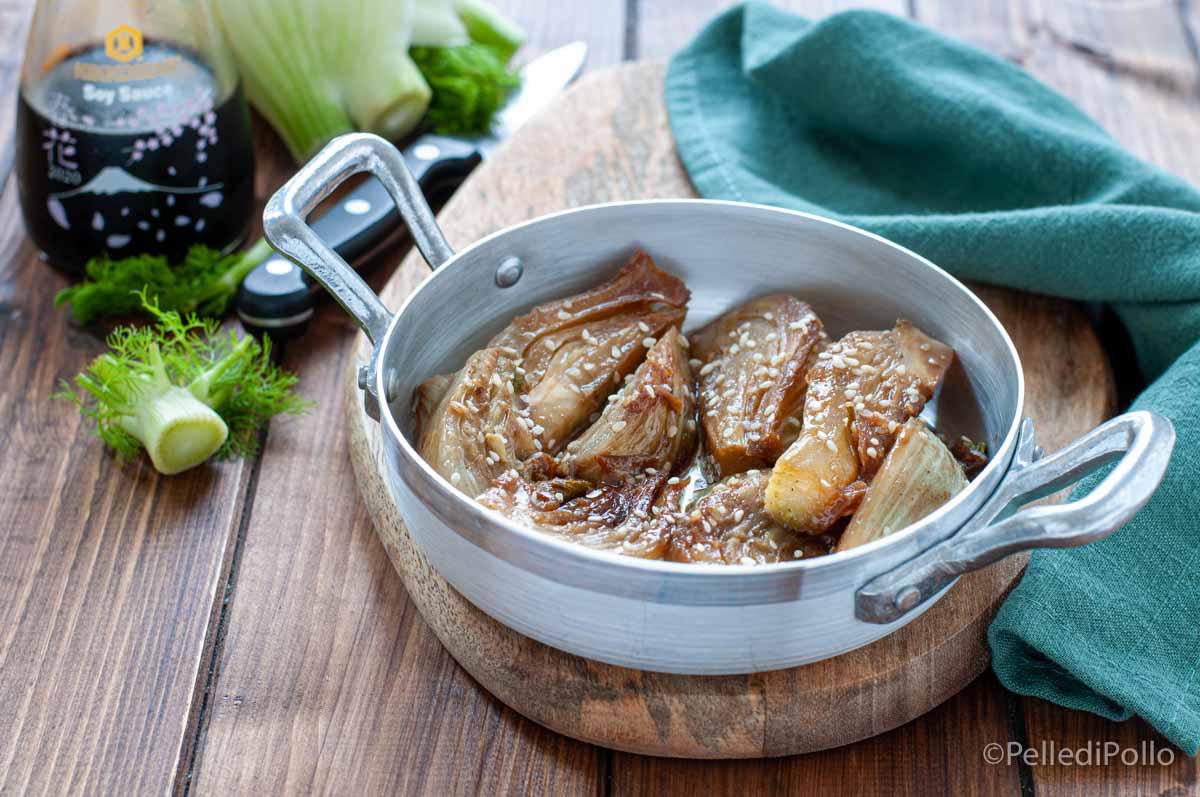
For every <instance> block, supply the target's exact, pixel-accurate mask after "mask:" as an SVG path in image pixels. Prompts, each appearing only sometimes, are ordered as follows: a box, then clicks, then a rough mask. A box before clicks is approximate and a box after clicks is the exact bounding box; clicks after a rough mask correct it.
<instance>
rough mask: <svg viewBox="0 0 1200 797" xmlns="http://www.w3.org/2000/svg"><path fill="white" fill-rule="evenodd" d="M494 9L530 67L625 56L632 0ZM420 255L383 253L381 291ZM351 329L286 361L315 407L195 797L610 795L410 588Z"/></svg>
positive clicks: (255, 575)
mask: <svg viewBox="0 0 1200 797" xmlns="http://www.w3.org/2000/svg"><path fill="white" fill-rule="evenodd" d="M498 5H500V6H501V7H503V8H504V9H505V10H506V11H508V12H509V13H511V14H512V15H513V16H514V18H515V19H516V20H517V21H518V22H519V23H521V24H522V25H523V26H525V28H526V30H527V31H528V32H529V33H530V41H529V43H528V44H527V45H526V48H525V49H524V50H522V54H521V58H528V57H532V56H533V55H535V54H536V53H538V52H541V51H543V50H546V49H550V48H552V47H555V46H558V45H560V44H562V43H564V42H566V41H570V40H572V39H585V40H586V41H587V42H588V44H589V47H590V52H589V56H588V63H589V65H590V66H592V67H595V66H597V65H603V64H605V63H611V62H613V61H615V60H619V59H620V58H621V54H622V47H623V37H624V16H623V14H624V4H623V3H622V2H620V1H619V0H605V2H597V3H589V4H586V5H580V6H578V7H577V9H575V10H574V11H573V12H572V13H570V14H564V13H556V11H555V9H556V6H555V4H553V3H549V2H533V1H531V0H516V1H515V2H504V3H499V4H498ZM576 12H577V13H576ZM260 151H261V150H260ZM271 151H272V152H278V150H277V149H273V150H271ZM293 168H294V167H293V166H291V165H290V164H288V163H286V162H285V161H283V160H281V159H280V158H278V157H276V158H274V159H272V160H268V161H262V162H260V169H261V171H262V172H264V174H265V175H269V179H270V180H271V181H272V182H273V184H275V185H278V184H280V183H282V182H283V180H284V179H285V178H286V176H288V175H289V174H290V173H291V170H292V169H293ZM406 249H407V243H405V244H404V245H403V247H402V248H400V247H398V248H397V249H396V250H394V251H393V252H392V253H389V254H386V255H385V256H384V258H383V260H385V261H387V262H386V265H387V268H386V269H384V270H382V271H381V272H380V273H377V274H376V275H375V277H374V281H376V282H380V281H381V280H382V278H383V277H385V276H386V274H387V273H389V272H390V271H391V269H392V268H393V267H394V265H395V263H396V262H397V260H398V259H399V257H400V255H401V254H403V252H404V251H405V250H406ZM355 332H356V329H355V327H354V326H353V323H352V322H351V321H350V320H349V319H348V318H347V316H346V315H345V314H344V313H342V312H341V311H340V310H339V309H337V308H336V306H334V305H333V303H332V302H326V303H325V304H324V306H323V307H322V308H321V309H320V311H319V313H318V317H317V318H316V319H315V320H314V322H313V324H312V326H311V328H310V330H309V332H308V333H307V335H306V336H305V337H304V339H303V340H302V341H297V342H296V343H294V344H292V345H290V346H288V347H287V350H286V352H285V356H284V364H285V365H286V366H287V367H288V368H291V369H294V370H296V371H298V372H300V373H301V374H302V382H301V388H302V391H303V392H304V393H305V395H306V396H308V397H309V398H312V399H314V400H315V401H316V402H317V409H316V411H315V413H314V415H312V416H310V417H308V418H304V419H302V420H299V421H294V422H287V423H284V424H277V425H273V426H272V428H271V430H270V433H269V436H268V440H267V445H266V449H265V450H264V454H263V463H262V466H261V471H260V474H259V478H258V490H257V492H256V493H255V496H254V499H253V501H252V504H251V507H250V510H249V518H248V520H247V523H246V527H245V532H244V541H243V543H242V548H241V551H240V556H239V561H238V567H237V572H236V579H235V583H234V588H233V592H232V601H231V606H230V609H229V611H228V614H227V620H226V624H225V627H224V630H223V631H222V635H223V636H222V642H221V644H220V646H219V648H218V651H217V658H216V660H215V663H214V668H215V676H214V679H213V685H212V689H211V691H210V701H209V704H208V709H207V710H206V712H205V715H204V717H203V718H202V728H201V733H200V742H199V744H198V747H197V751H196V756H195V765H194V768H193V772H192V781H191V784H192V790H193V791H194V793H197V794H227V793H245V792H247V791H258V790H262V791H265V792H267V793H271V792H294V791H308V790H312V791H324V792H338V793H372V794H377V793H396V792H400V793H407V794H416V793H437V794H440V793H472V792H484V793H525V792H529V793H550V794H589V793H594V792H596V791H597V790H598V789H599V788H600V784H601V781H602V780H603V775H604V770H605V760H604V756H605V754H604V753H603V751H599V750H597V749H596V748H593V747H590V746H588V745H584V744H580V743H578V742H574V741H572V740H569V739H566V738H564V737H562V736H558V735H556V734H553V733H551V732H550V731H547V730H546V729H544V728H542V727H540V726H538V725H536V724H534V723H532V722H530V721H528V720H526V719H524V718H523V717H521V716H520V715H519V714H516V713H515V712H513V711H511V710H510V709H508V708H506V707H505V706H504V705H503V704H501V703H500V702H498V701H497V700H495V699H494V698H492V697H491V696H490V695H488V694H487V693H486V692H484V691H483V690H481V689H479V688H478V687H477V686H476V685H475V684H474V683H473V682H472V680H471V678H470V676H468V675H467V674H466V673H464V672H463V671H462V670H461V669H460V668H459V667H457V665H455V664H454V662H453V660H452V659H451V658H450V657H449V655H447V654H446V652H445V651H444V650H443V649H442V647H441V645H440V644H439V643H438V641H437V639H436V637H434V635H433V634H432V633H430V631H429V629H428V627H427V626H426V625H425V623H424V622H422V621H421V619H420V617H419V615H418V613H417V612H416V610H415V608H414V606H413V604H412V603H411V601H410V600H409V599H408V597H407V595H406V594H405V591H404V589H403V585H402V584H401V582H400V581H399V579H397V578H396V576H395V572H394V570H393V569H392V566H391V564H390V563H389V561H388V557H387V554H386V553H385V551H384V548H383V546H382V545H381V544H380V542H379V539H378V537H377V536H376V535H375V533H374V531H373V530H372V527H371V522H370V519H369V517H368V516H367V514H366V511H365V509H364V508H363V504H362V502H361V500H360V498H359V497H358V491H357V489H356V487H355V483H354V476H353V472H352V470H351V467H350V463H349V461H348V459H347V457H346V453H345V452H346V448H347V443H346V434H347V432H346V429H345V425H344V423H343V422H342V415H343V400H344V399H343V396H344V393H345V391H344V384H343V380H344V377H345V373H346V368H347V365H348V361H349V359H350V357H351V352H352V349H353V343H354V340H355V338H354V335H355Z"/></svg>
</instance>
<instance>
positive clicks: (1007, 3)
mask: <svg viewBox="0 0 1200 797" xmlns="http://www.w3.org/2000/svg"><path fill="white" fill-rule="evenodd" d="M1187 5H1188V4H1183V3H1175V2H1170V1H1169V0H1164V1H1163V2H1144V3H1141V2H1140V3H1059V2H1053V1H1051V2H1036V0H1028V1H1027V2H1018V1H1017V0H989V2H980V3H973V4H971V5H970V7H969V8H968V7H966V6H965V5H964V4H962V3H958V2H954V0H917V1H916V13H917V16H918V18H919V19H920V20H921V21H923V22H925V23H927V24H931V25H933V26H934V27H937V28H938V29H940V30H943V31H945V32H948V33H951V34H954V35H957V36H960V37H962V38H964V39H966V40H967V41H970V42H973V43H975V44H978V45H980V46H982V47H985V48H987V49H990V50H992V51H994V52H997V53H999V54H1002V55H1004V56H1006V57H1008V58H1010V59H1012V60H1014V61H1016V62H1017V63H1019V64H1021V65H1022V66H1024V67H1025V68H1026V69H1028V70H1029V71H1030V72H1031V73H1033V74H1034V75H1035V76H1037V77H1038V78H1040V79H1041V80H1043V81H1045V82H1046V83H1048V84H1049V85H1051V86H1053V87H1055V88H1057V89H1058V90H1059V91H1062V92H1063V93H1064V94H1066V95H1067V96H1068V97H1070V98H1071V99H1072V100H1073V101H1075V102H1076V103H1078V104H1079V106H1080V107H1081V108H1083V109H1084V110H1085V111H1086V112H1088V113H1089V114H1091V115H1092V116H1093V117H1094V118H1096V119H1097V120H1098V121H1099V122H1100V123H1101V124H1102V125H1104V127H1105V128H1107V129H1108V130H1109V132H1111V133H1112V134H1113V136H1114V137H1115V138H1116V139H1117V140H1118V141H1120V142H1121V143H1122V144H1124V145H1125V146H1127V147H1129V148H1130V149H1131V150H1132V151H1133V152H1135V153H1137V154H1139V155H1141V156H1142V157H1144V158H1146V159H1147V160H1149V161H1150V162H1152V163H1154V164H1156V165H1158V166H1161V167H1162V168H1164V169H1167V170H1168V171H1172V172H1174V173H1176V174H1179V175H1181V176H1183V177H1185V178H1187V179H1189V180H1192V181H1193V182H1200V162H1197V160H1196V158H1195V135H1196V130H1197V129H1200V105H1198V104H1197V103H1196V96H1197V93H1198V92H1200V66H1198V62H1197V53H1196V50H1195V39H1194V36H1191V35H1190V31H1189V29H1188V28H1187V26H1186V25H1185V18H1184V17H1183V16H1181V9H1184V8H1186V7H1187ZM1192 11H1193V13H1194V9H1193V10H1192ZM1022 703H1023V715H1024V718H1025V724H1026V730H1027V742H1028V744H1030V745H1031V746H1032V747H1034V748H1035V749H1042V748H1043V746H1044V745H1046V744H1050V743H1053V744H1055V745H1057V746H1058V747H1059V748H1075V749H1083V748H1086V746H1087V745H1089V744H1091V745H1093V746H1096V745H1099V746H1100V747H1103V746H1104V745H1106V744H1116V745H1117V746H1118V747H1119V748H1121V749H1127V748H1129V749H1141V746H1142V745H1143V743H1145V744H1149V743H1150V742H1153V743H1154V744H1156V745H1157V746H1158V747H1159V748H1160V749H1162V748H1163V747H1169V745H1168V743H1167V742H1166V741H1165V740H1164V739H1163V737H1162V736H1161V735H1159V734H1158V733H1156V732H1155V731H1154V730H1153V729H1152V728H1150V727H1149V726H1147V725H1146V724H1145V723H1144V722H1141V721H1138V720H1131V721H1129V722H1124V723H1113V722H1109V721H1108V720H1104V719H1101V718H1099V717H1096V716H1094V715H1091V714H1087V713H1084V712H1076V711H1068V710H1066V709H1062V708H1060V707H1058V706H1055V705H1053V704H1051V703H1048V702H1046V701H1042V700H1036V699H1031V698H1024V699H1022ZM1027 776H1028V777H1029V778H1030V780H1031V782H1032V784H1033V786H1034V788H1035V789H1036V791H1037V793H1038V794H1039V795H1058V794H1064V795H1076V794H1078V795H1082V794H1095V793H1097V792H1101V791H1103V792H1105V793H1112V794H1119V793H1156V794H1165V793H1179V794H1183V793H1188V794H1191V793H1195V791H1196V789H1197V773H1196V761H1195V760H1194V759H1190V758H1186V757H1184V756H1183V755H1181V754H1179V753H1178V751H1175V755H1174V761H1173V763H1172V765H1170V766H1160V765H1159V764H1157V763H1156V762H1150V763H1147V764H1143V765H1139V766H1132V767H1131V766H1125V765H1123V764H1120V763H1117V762H1114V763H1112V764H1110V765H1109V766H1058V765H1049V766H1046V765H1041V766H1032V767H1029V768H1028V770H1027Z"/></svg>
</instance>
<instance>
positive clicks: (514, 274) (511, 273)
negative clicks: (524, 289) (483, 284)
mask: <svg viewBox="0 0 1200 797" xmlns="http://www.w3.org/2000/svg"><path fill="white" fill-rule="evenodd" d="M524 271H525V267H524V266H522V265H521V259H520V258H519V257H509V258H505V260H504V262H503V263H501V264H500V267H499V268H497V269H496V285H498V286H499V287H501V288H511V287H512V286H514V285H516V284H517V280H519V279H521V274H523V273H524Z"/></svg>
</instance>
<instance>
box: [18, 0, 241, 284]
mask: <svg viewBox="0 0 1200 797" xmlns="http://www.w3.org/2000/svg"><path fill="white" fill-rule="evenodd" d="M16 157H17V161H16V172H17V180H18V187H19V194H20V202H21V212H22V214H23V215H24V217H25V226H26V229H27V231H28V233H29V236H30V238H32V239H33V241H34V243H35V244H36V245H37V246H38V248H39V249H40V250H41V251H42V252H43V253H44V254H45V257H46V258H47V259H48V260H49V262H50V263H51V264H52V265H54V266H55V267H57V268H59V269H61V270H63V271H65V272H67V273H72V274H80V273H82V272H83V269H84V265H85V264H86V263H87V261H88V260H89V259H90V258H92V257H94V256H96V255H99V254H102V253H107V254H108V255H110V256H112V257H115V258H119V257H127V256H130V255H139V254H144V253H149V254H161V255H166V256H167V257H168V258H169V259H170V260H171V261H172V262H176V261H178V260H180V259H182V258H183V256H184V255H185V254H186V252H187V249H188V247H189V246H190V245H192V244H194V243H203V244H207V245H208V246H211V247H213V248H216V249H221V250H231V249H233V248H234V247H236V246H237V245H238V244H239V243H240V242H241V240H242V238H243V236H244V235H245V232H246V229H247V225H248V223H249V221H250V218H251V215H252V213H253V210H254V152H253V148H252V142H251V138H250V118H249V113H248V111H247V108H246V100H245V96H244V95H243V93H242V91H241V86H240V83H239V82H238V79H237V73H236V71H235V69H234V67H233V61H232V58H231V57H230V56H229V53H228V51H227V50H226V49H225V45H224V42H223V41H222V39H221V36H220V33H219V31H218V30H217V28H216V25H215V24H214V22H213V20H212V18H211V17H210V16H209V14H208V12H207V6H206V4H205V3H203V2H199V1H198V0H175V1H174V2H168V1H166V0H127V1H126V2H113V1H112V0H105V1H104V2H94V3H90V4H88V3H86V2H83V3H81V2H78V0H41V2H39V3H38V4H37V9H36V11H35V13H34V19H33V24H32V27H31V30H30V34H29V43H28V45H27V47H26V51H25V62H24V66H23V69H22V73H21V90H20V94H19V97H18V100H17V153H16Z"/></svg>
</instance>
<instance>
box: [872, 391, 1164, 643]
mask: <svg viewBox="0 0 1200 797" xmlns="http://www.w3.org/2000/svg"><path fill="white" fill-rule="evenodd" d="M1174 445H1175V427H1174V426H1172V425H1171V422H1170V421H1169V420H1168V419H1166V418H1164V417H1163V416H1161V415H1159V414H1157V413H1154V412H1147V411H1144V410H1140V411H1137V412H1130V413H1126V414H1125V415H1119V416H1117V417H1116V418H1113V419H1112V420H1109V421H1107V422H1106V423H1104V424H1101V425H1100V426H1098V427H1096V428H1095V429H1093V430H1092V431H1091V432H1089V433H1088V434H1086V435H1084V436H1083V437H1081V438H1079V439H1078V440H1076V441H1075V442H1073V443H1070V444H1069V445H1067V446H1065V447H1064V448H1062V449H1061V450H1060V451H1057V452H1055V453H1054V454H1051V455H1050V456H1048V457H1045V458H1044V459H1037V458H1036V448H1035V445H1034V440H1033V423H1032V422H1031V421H1030V420H1029V419H1028V418H1026V419H1025V420H1024V421H1023V422H1022V425H1021V433H1020V438H1019V440H1018V443H1017V452H1016V455H1015V456H1014V459H1013V463H1012V466H1011V467H1010V468H1009V471H1008V473H1007V474H1006V475H1005V477H1004V481H1002V482H1001V484H1000V486H999V487H997V488H996V492H995V493H993V494H992V496H991V497H990V498H989V499H988V500H987V501H986V502H985V503H984V505H983V506H982V507H981V508H980V509H979V511H978V512H977V513H976V514H975V515H974V516H973V517H972V518H971V520H969V521H968V522H967V523H966V524H965V525H964V526H963V527H962V528H961V529H960V530H959V531H958V533H956V534H955V535H954V536H953V537H951V538H950V539H948V540H945V541H944V542H941V543H938V544H937V545H935V546H933V547H932V548H930V549H929V550H927V551H925V552H923V553H921V554H920V555H918V556H916V557H914V558H913V559H910V560H909V561H907V562H905V563H904V564H902V565H900V566H899V567H897V568H895V569H894V570H890V571H888V572H886V573H883V574H881V575H879V576H876V577H875V578H873V579H872V580H871V581H869V582H867V583H866V584H865V585H863V586H862V587H861V588H860V589H859V591H858V593H857V596H856V599H855V614H856V615H857V616H858V618H859V619H860V620H864V621H866V622H869V623H890V622H893V621H894V620H898V619H899V618H901V617H903V616H904V615H905V614H907V613H908V612H910V611H912V610H913V609H914V608H916V607H917V606H919V605H920V604H922V603H924V602H925V601H926V600H928V599H929V598H931V597H933V596H934V595H936V594H937V593H938V592H940V591H941V590H942V589H943V588H944V587H946V586H947V585H949V584H950V582H952V581H953V580H954V579H956V578H958V576H960V575H962V574H963V573H966V572H969V571H971V570H978V569H979V568H981V567H985V566H986V565H989V564H991V563H992V562H995V561H997V560H999V559H1002V558H1004V557H1005V556H1008V555H1009V554H1012V553H1016V552H1017V551H1023V550H1026V549H1030V548H1068V547H1073V546H1077V545H1086V544H1087V543H1090V542H1095V541H1096V540H1099V539H1102V538H1104V537H1107V536H1108V535H1109V534H1111V533H1113V532H1114V531H1116V530H1117V529H1119V528H1121V527H1122V526H1124V525H1125V524H1126V523H1128V522H1129V521H1130V520H1131V519H1132V518H1133V516H1134V515H1136V514H1137V512H1138V511H1139V510H1140V509H1141V508H1142V507H1143V506H1145V505H1146V502H1147V501H1149V500H1150V496H1152V495H1153V494H1154V491H1155V489H1157V488H1158V485H1159V483H1160V482H1161V481H1162V478H1163V474H1164V473H1166V470H1167V464H1168V463H1169V462H1170V460H1171V450H1172V448H1174ZM1118 458H1119V459H1120V462H1119V463H1118V464H1117V466H1116V467H1115V468H1114V469H1113V471H1112V472H1111V473H1109V474H1108V476H1106V477H1105V478H1104V480H1103V481H1101V482H1100V483H1099V484H1098V485H1096V487H1095V488H1094V489H1093V490H1092V491H1091V492H1089V493H1088V494H1087V495H1085V496H1083V497H1082V498H1079V499H1078V500H1075V501H1070V502H1068V503H1065V504H1059V505H1057V506H1037V507H1032V508H1030V509H1026V510H1023V511H1021V512H1018V513H1017V514H1015V515H1012V514H1011V513H1012V512H1014V511H1015V510H1016V509H1017V508H1018V507H1019V506H1020V505H1021V504H1025V503H1028V502H1029V501H1032V500H1035V499H1037V498H1041V497H1042V496H1045V495H1049V494H1051V493H1053V492H1055V491H1057V490H1060V489H1062V488H1063V487H1066V486H1067V485H1069V484H1072V483H1074V482H1076V481H1079V480H1080V479H1081V478H1083V477H1084V476H1086V475H1087V474H1089V473H1091V472H1092V471H1094V470H1096V469H1098V468H1100V467H1103V466H1104V465H1106V464H1108V463H1110V462H1112V461H1114V460H1116V459H1118ZM1009 515H1011V517H1009ZM1000 517H1006V518H1007V519H1003V520H1000V521H999V522H994V521H995V520H996V519H997V518H1000Z"/></svg>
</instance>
